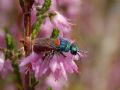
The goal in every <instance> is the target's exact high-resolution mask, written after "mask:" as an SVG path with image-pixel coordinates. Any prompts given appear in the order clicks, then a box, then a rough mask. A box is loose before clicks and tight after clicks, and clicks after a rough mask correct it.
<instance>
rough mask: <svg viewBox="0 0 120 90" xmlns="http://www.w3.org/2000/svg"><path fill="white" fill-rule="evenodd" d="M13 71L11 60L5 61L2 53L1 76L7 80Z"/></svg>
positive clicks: (0, 55)
mask: <svg viewBox="0 0 120 90" xmlns="http://www.w3.org/2000/svg"><path fill="white" fill-rule="evenodd" d="M12 71H13V68H12V65H11V62H10V60H5V56H4V54H3V53H0V75H1V76H2V77H3V78H6V77H7V76H8V75H9V73H10V72H12Z"/></svg>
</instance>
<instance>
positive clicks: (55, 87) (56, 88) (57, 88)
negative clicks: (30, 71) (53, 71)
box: [45, 75, 68, 90]
mask: <svg viewBox="0 0 120 90" xmlns="http://www.w3.org/2000/svg"><path fill="white" fill-rule="evenodd" d="M45 84H46V85H47V86H50V87H51V88H52V90H61V89H62V87H63V86H67V84H68V81H66V80H64V79H59V80H58V81H57V82H56V81H55V80H54V76H52V75H50V76H49V77H47V78H46V80H45Z"/></svg>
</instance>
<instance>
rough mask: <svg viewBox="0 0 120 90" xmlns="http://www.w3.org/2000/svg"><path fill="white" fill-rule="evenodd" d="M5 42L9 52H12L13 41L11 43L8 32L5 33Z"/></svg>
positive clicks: (11, 39)
mask: <svg viewBox="0 0 120 90" xmlns="http://www.w3.org/2000/svg"><path fill="white" fill-rule="evenodd" d="M5 40H6V45H7V48H8V49H9V50H14V49H15V45H14V41H13V38H12V36H11V34H10V33H8V31H6V36H5Z"/></svg>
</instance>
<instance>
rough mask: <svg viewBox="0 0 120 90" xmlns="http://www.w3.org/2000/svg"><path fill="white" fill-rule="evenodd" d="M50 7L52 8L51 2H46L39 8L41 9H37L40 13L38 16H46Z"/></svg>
mask: <svg viewBox="0 0 120 90" xmlns="http://www.w3.org/2000/svg"><path fill="white" fill-rule="evenodd" d="M50 6H51V0H45V1H44V4H43V6H42V8H39V7H38V8H36V9H37V11H38V15H40V14H44V13H45V12H47V11H48V10H49V8H50Z"/></svg>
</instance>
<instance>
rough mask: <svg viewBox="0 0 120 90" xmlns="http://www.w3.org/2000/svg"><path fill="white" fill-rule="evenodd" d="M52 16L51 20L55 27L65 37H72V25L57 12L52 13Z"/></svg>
mask: <svg viewBox="0 0 120 90" xmlns="http://www.w3.org/2000/svg"><path fill="white" fill-rule="evenodd" d="M52 14H54V15H53V16H51V17H50V20H51V22H52V23H53V25H54V26H55V27H56V28H58V29H59V30H60V31H61V32H62V33H63V37H64V36H65V37H66V36H70V32H71V25H72V24H71V23H70V22H68V20H67V18H65V17H64V16H63V15H62V14H60V13H59V12H57V11H54V12H52Z"/></svg>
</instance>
